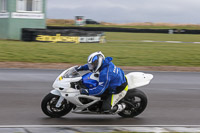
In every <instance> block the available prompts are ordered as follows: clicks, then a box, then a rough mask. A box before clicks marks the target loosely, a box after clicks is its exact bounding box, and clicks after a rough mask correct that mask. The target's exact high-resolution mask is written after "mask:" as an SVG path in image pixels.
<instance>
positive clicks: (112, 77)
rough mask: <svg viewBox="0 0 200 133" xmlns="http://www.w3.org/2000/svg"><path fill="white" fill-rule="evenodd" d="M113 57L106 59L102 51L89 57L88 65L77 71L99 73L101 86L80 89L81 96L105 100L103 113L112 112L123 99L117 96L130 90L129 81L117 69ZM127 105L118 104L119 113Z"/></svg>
mask: <svg viewBox="0 0 200 133" xmlns="http://www.w3.org/2000/svg"><path fill="white" fill-rule="evenodd" d="M111 61H112V57H106V58H105V56H104V55H103V54H102V52H101V51H99V52H94V53H92V54H91V55H89V57H88V60H87V64H85V65H83V66H80V67H78V68H77V71H82V70H90V71H92V72H93V73H96V72H99V85H98V86H97V87H96V88H93V89H80V93H81V94H85V95H93V96H100V97H101V98H102V99H103V105H102V111H104V112H110V111H112V110H111V109H113V106H114V105H115V104H116V102H118V101H119V100H120V99H122V98H123V97H122V96H121V97H120V98H119V95H118V96H117V97H115V96H114V95H117V94H119V93H121V92H122V91H123V92H124V94H123V96H125V94H126V92H127V90H128V84H127V79H126V77H125V75H124V72H123V71H122V69H120V68H118V67H116V66H115V65H114V64H113V63H112V62H111ZM124 108H125V104H118V106H117V111H120V110H123V109H124Z"/></svg>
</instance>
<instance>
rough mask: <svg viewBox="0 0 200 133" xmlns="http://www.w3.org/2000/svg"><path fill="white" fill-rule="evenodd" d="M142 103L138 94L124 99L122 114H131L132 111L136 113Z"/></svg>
mask: <svg viewBox="0 0 200 133" xmlns="http://www.w3.org/2000/svg"><path fill="white" fill-rule="evenodd" d="M141 105H142V99H141V98H140V97H138V96H135V97H132V98H128V99H126V108H125V109H124V111H122V112H123V114H125V115H131V114H133V113H135V114H137V113H138V112H139V111H140V109H141Z"/></svg>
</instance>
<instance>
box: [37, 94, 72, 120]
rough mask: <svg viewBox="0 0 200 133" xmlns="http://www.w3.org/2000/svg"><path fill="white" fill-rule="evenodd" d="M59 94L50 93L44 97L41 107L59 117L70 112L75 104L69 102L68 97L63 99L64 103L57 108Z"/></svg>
mask: <svg viewBox="0 0 200 133" xmlns="http://www.w3.org/2000/svg"><path fill="white" fill-rule="evenodd" d="M58 99H59V96H57V95H53V94H51V93H49V94H48V95H46V96H45V97H44V99H43V100H42V103H41V108H42V111H43V112H44V114H46V115H47V116H50V117H52V118H59V117H62V116H64V115H66V114H68V113H69V112H70V111H71V109H72V108H73V104H71V103H69V102H67V100H66V99H64V100H63V101H62V105H61V106H60V107H59V108H57V107H56V103H57V102H58Z"/></svg>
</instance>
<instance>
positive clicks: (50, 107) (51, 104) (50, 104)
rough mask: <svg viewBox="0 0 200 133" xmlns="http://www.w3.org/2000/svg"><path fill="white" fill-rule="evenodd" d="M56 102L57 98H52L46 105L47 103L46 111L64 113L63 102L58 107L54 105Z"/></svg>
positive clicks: (64, 105)
mask: <svg viewBox="0 0 200 133" xmlns="http://www.w3.org/2000/svg"><path fill="white" fill-rule="evenodd" d="M57 102H58V97H53V98H52V99H51V100H50V101H49V102H48V103H47V110H48V112H50V113H59V112H62V111H64V109H65V107H66V104H65V100H64V101H62V104H61V106H60V107H56V103H57Z"/></svg>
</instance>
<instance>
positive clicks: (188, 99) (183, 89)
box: [0, 69, 200, 125]
mask: <svg viewBox="0 0 200 133" xmlns="http://www.w3.org/2000/svg"><path fill="white" fill-rule="evenodd" d="M60 72H61V70H30V69H0V107H1V109H0V125H200V73H195V72H148V73H152V74H153V75H154V79H153V80H152V82H151V84H150V85H148V86H145V87H141V88H140V89H141V90H142V91H143V92H145V93H146V95H147V96H148V100H149V103H148V106H147V108H146V110H145V111H144V112H143V113H142V114H141V115H139V116H138V117H136V118H126V119H125V118H121V117H120V116H118V115H100V116H98V115H80V114H72V113H70V114H68V115H66V116H65V117H63V118H49V117H47V116H45V115H44V114H43V113H42V111H41V109H40V102H41V100H42V98H43V97H44V96H45V95H46V94H47V93H49V91H50V90H51V89H52V87H51V85H52V83H53V81H54V79H55V78H56V77H57V76H58V75H59V74H60ZM128 72H130V71H126V73H128Z"/></svg>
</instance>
